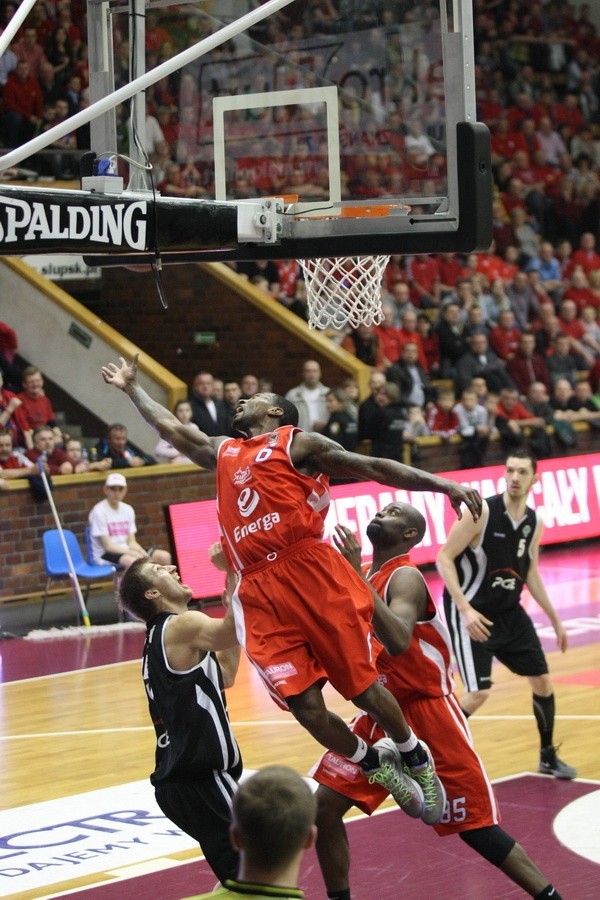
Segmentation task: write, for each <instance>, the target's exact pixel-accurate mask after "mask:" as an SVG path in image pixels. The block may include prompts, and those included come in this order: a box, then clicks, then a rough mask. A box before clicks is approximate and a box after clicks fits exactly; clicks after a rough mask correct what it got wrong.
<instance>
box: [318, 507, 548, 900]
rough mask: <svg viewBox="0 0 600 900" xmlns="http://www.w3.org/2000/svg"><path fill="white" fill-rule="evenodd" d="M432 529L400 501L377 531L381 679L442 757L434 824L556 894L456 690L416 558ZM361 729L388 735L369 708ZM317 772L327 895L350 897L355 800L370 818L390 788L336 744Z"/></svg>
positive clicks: (353, 546) (530, 889) (521, 881)
mask: <svg viewBox="0 0 600 900" xmlns="http://www.w3.org/2000/svg"><path fill="white" fill-rule="evenodd" d="M337 530H338V535H339V538H338V546H339V547H340V549H341V551H342V552H343V553H344V555H345V556H346V557H347V558H348V559H349V560H350V561H351V562H352V563H353V565H354V566H355V567H356V568H357V569H358V570H359V571H360V545H359V544H358V541H357V540H356V538H355V537H354V535H353V534H352V532H351V531H349V529H347V528H345V527H343V526H338V529H337ZM424 534H425V519H424V518H423V516H422V515H421V513H420V512H419V511H418V510H416V509H415V508H414V507H412V506H410V505H409V504H408V503H390V504H389V505H388V506H386V507H385V509H383V510H382V511H381V512H380V513H378V515H376V516H375V518H374V519H373V520H372V521H371V522H370V524H369V526H368V528H367V535H368V536H369V539H370V541H371V543H372V544H373V564H372V566H371V569H370V571H368V572H367V573H366V574H367V575H368V579H369V582H370V583H371V585H372V586H373V588H374V589H375V590H376V591H377V593H378V594H379V596H380V597H381V598H382V599H383V601H384V602H385V603H386V604H387V605H388V607H389V608H390V610H391V613H392V616H391V619H390V620H388V625H390V626H391V627H388V629H387V630H386V631H378V635H379V637H380V638H381V640H382V641H383V644H384V647H385V648H386V649H385V650H384V651H382V653H381V654H380V656H379V659H378V661H377V668H378V670H379V673H380V674H379V677H380V679H381V681H382V682H383V683H384V684H385V685H386V687H387V688H388V689H389V690H390V691H391V692H392V694H393V695H394V697H396V699H397V700H398V702H399V703H400V704H401V705H402V709H403V710H404V712H405V714H406V718H407V720H408V722H410V724H411V725H412V727H413V728H415V729H416V730H417V731H418V733H419V734H420V735H422V736H423V737H424V739H425V740H426V741H427V743H428V744H429V746H430V748H431V750H432V752H433V755H434V756H435V760H436V765H437V770H438V773H439V775H440V777H441V779H442V780H443V782H444V785H445V787H446V792H447V795H448V798H447V802H446V807H445V809H444V813H443V815H442V817H441V820H440V822H439V823H436V824H435V826H434V827H435V830H436V831H437V833H438V834H439V835H440V836H441V837H444V836H445V835H450V834H458V835H459V836H460V837H461V838H462V840H463V841H464V842H465V843H466V844H468V845H469V846H470V847H472V848H473V850H475V851H476V852H477V853H480V854H481V856H483V857H484V858H485V859H487V860H488V861H489V862H491V863H493V864H494V865H496V866H498V867H499V868H500V869H501V870H502V871H503V872H504V873H505V874H506V875H507V876H508V877H509V878H510V879H512V881H514V882H516V884H518V885H519V886H520V887H522V888H523V889H524V890H525V891H527V893H528V894H530V895H531V896H532V897H538V898H550V897H551V898H553V900H554V898H559V894H558V893H557V891H556V889H555V888H554V887H553V886H552V885H550V884H548V879H547V878H546V877H545V876H544V875H542V873H541V872H540V871H539V870H538V869H537V867H536V866H535V865H534V864H533V862H532V861H531V860H530V859H529V857H528V856H527V854H526V853H525V850H524V849H523V848H522V847H521V846H520V844H518V843H517V842H516V841H515V840H514V838H512V837H511V836H510V835H509V834H507V833H506V832H505V831H504V830H503V829H502V828H500V826H499V824H498V822H499V820H500V816H499V812H498V807H497V804H496V798H495V797H494V792H493V788H492V785H491V784H490V782H489V779H488V777H487V774H486V772H485V769H484V768H483V765H482V763H481V760H480V759H479V756H478V755H477V753H476V752H475V750H474V748H473V745H472V741H471V735H470V732H469V727H468V725H467V721H466V719H465V717H464V716H463V715H462V713H461V709H460V705H459V703H458V700H457V699H456V697H455V696H454V694H453V680H452V673H451V658H452V651H451V644H450V635H449V634H448V631H447V629H446V626H445V625H444V623H443V621H442V620H441V618H440V615H439V613H438V611H437V609H436V606H435V604H434V602H433V599H432V598H431V595H430V593H429V590H428V589H427V585H426V583H425V580H424V579H423V576H422V575H421V573H420V572H419V571H418V569H417V568H416V567H415V566H413V565H412V564H411V562H410V559H409V556H408V553H409V551H410V550H411V548H412V547H414V546H415V545H416V544H418V543H419V542H420V541H421V540H422V538H423V535H424ZM351 727H352V729H353V731H354V732H355V733H356V734H359V735H361V736H362V737H363V738H364V739H365V740H368V741H373V740H375V739H376V738H377V737H378V736H379V734H380V729H379V726H378V725H377V724H376V723H375V722H374V721H373V719H371V717H370V716H368V715H366V714H365V713H359V715H358V716H357V717H356V719H355V720H354V722H353V723H352V726H351ZM311 774H312V775H313V776H314V777H315V778H316V780H317V781H318V782H319V783H320V784H319V789H318V791H317V799H318V801H319V814H318V817H317V827H318V834H317V853H318V856H319V862H320V865H321V870H322V872H323V877H324V880H325V884H326V886H327V896H328V897H329V898H332V900H350V887H349V878H348V876H349V871H350V855H349V847H348V839H347V836H346V830H345V826H344V822H343V819H342V817H343V815H344V814H345V813H346V812H347V811H348V810H349V809H350V808H351V807H352V806H357V807H358V808H359V809H361V810H362V811H363V812H366V813H368V814H369V815H370V814H371V813H372V812H373V811H374V810H375V809H376V808H377V807H378V806H379V805H380V804H381V803H382V802H383V800H385V798H386V794H385V792H384V791H382V790H381V788H380V787H379V786H378V785H377V784H369V782H368V781H366V779H364V778H361V777H360V770H359V769H358V767H357V766H356V765H352V764H351V763H349V762H348V761H347V760H342V759H340V758H339V757H337V756H336V755H335V754H334V753H332V752H331V751H328V752H327V753H325V755H324V756H323V757H322V758H321V760H320V761H319V762H318V763H317V765H316V766H315V768H314V770H313V771H312V772H311ZM421 874H422V873H421ZM373 887H374V891H373V893H374V896H375V895H376V894H377V888H376V885H374V886H373Z"/></svg>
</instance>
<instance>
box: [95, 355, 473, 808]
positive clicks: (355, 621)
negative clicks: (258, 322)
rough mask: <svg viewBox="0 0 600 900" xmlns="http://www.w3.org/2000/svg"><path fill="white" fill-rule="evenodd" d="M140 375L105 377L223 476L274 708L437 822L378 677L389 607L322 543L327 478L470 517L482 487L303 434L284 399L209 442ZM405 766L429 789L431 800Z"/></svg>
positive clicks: (241, 413) (122, 370) (244, 639)
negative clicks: (375, 736) (367, 729)
mask: <svg viewBox="0 0 600 900" xmlns="http://www.w3.org/2000/svg"><path fill="white" fill-rule="evenodd" d="M136 372H137V357H136V358H135V359H134V360H133V362H132V363H131V364H128V363H127V362H126V361H125V360H124V359H122V358H121V359H120V360H119V364H118V365H116V364H114V363H109V364H108V365H107V366H104V367H103V368H102V377H103V378H104V380H105V381H106V382H107V383H108V384H112V385H114V386H115V387H117V388H119V389H120V390H122V391H124V392H125V393H126V394H127V395H128V396H129V398H130V399H131V400H132V402H133V403H134V405H135V406H136V407H137V409H138V411H139V412H140V413H141V415H142V416H143V417H144V418H145V419H146V421H147V422H149V423H150V424H151V425H153V426H154V427H155V428H156V429H157V431H158V432H159V434H160V435H161V437H162V438H164V439H165V440H168V441H169V442H170V443H171V444H173V446H174V447H176V448H177V449H178V450H180V451H181V452H182V453H184V454H185V455H186V456H187V457H188V458H189V459H191V460H193V461H194V462H195V463H196V464H197V465H199V466H202V467H204V468H206V469H216V470H217V509H218V517H219V524H220V527H221V533H222V543H223V549H224V552H225V554H226V556H227V559H228V562H229V565H230V566H231V568H232V569H233V570H234V571H235V572H236V573H238V576H239V580H238V584H237V587H236V590H235V593H234V597H233V602H232V607H233V610H234V615H235V619H236V630H237V635H238V639H239V641H240V643H241V644H242V646H243V647H244V649H245V650H246V653H247V654H248V657H249V658H250V659H251V661H252V662H253V664H254V666H255V667H256V669H257V670H258V671H259V673H260V675H261V677H262V678H263V681H264V683H265V685H266V686H267V689H268V690H269V692H270V694H271V696H272V698H273V699H274V700H275V702H277V703H278V704H279V705H280V706H283V707H284V708H289V709H290V710H291V712H292V714H293V715H294V716H295V718H296V719H297V720H298V721H299V722H300V724H301V725H303V726H304V728H306V730H307V731H308V732H309V733H310V734H311V735H312V736H313V737H314V738H315V739H316V740H317V741H319V742H320V743H321V744H322V745H323V746H325V747H327V748H329V749H331V750H333V751H335V752H336V753H338V754H340V755H341V756H343V757H345V758H346V759H348V760H350V761H351V762H355V763H358V765H359V766H360V767H361V768H362V769H363V770H365V771H367V772H371V773H372V774H371V777H373V778H377V779H378V780H379V781H381V783H383V784H385V786H386V789H388V790H389V791H390V793H392V796H394V799H396V800H397V802H398V803H399V805H400V806H401V807H402V809H404V811H405V812H407V813H408V814H409V815H412V816H413V817H415V818H418V817H420V816H421V815H423V814H425V813H427V814H428V816H429V817H430V818H431V817H432V816H434V817H435V816H436V815H441V811H442V807H443V800H444V791H443V788H442V785H441V783H440V781H439V779H438V778H437V776H436V775H435V770H434V767H433V764H432V761H431V759H430V756H429V754H428V752H427V751H426V750H425V749H424V748H423V747H422V745H421V744H420V743H419V741H418V740H417V738H416V737H415V735H414V734H413V732H412V730H411V729H410V728H409V727H408V726H407V724H406V721H405V719H404V716H403V714H402V711H401V709H400V707H399V706H398V703H397V702H396V700H394V698H393V697H392V695H391V694H390V693H389V691H387V690H386V689H385V688H383V687H382V685H380V684H379V681H378V679H377V669H376V667H375V660H376V658H377V655H378V652H379V650H380V646H379V644H378V643H377V641H376V639H375V638H374V636H373V630H372V629H373V625H372V620H373V624H374V625H375V627H377V625H378V619H379V618H380V617H383V616H386V615H388V611H387V609H386V607H385V606H384V605H383V604H382V603H376V602H375V603H374V600H373V596H372V594H371V591H370V589H369V588H368V587H367V585H366V584H365V582H364V581H363V579H362V578H361V577H360V576H359V575H358V574H357V573H356V572H355V571H354V569H353V568H352V566H350V565H349V563H348V562H347V561H346V560H345V559H344V558H343V557H342V556H341V555H340V554H339V553H337V552H336V550H335V549H334V548H333V547H331V546H330V545H329V544H326V543H324V542H323V540H322V535H323V524H324V519H325V515H326V513H327V509H328V506H329V490H328V488H329V485H328V476H330V475H331V476H336V477H348V478H356V479H359V480H363V481H368V480H376V481H379V482H381V483H382V484H388V485H391V486H393V487H397V488H405V489H409V490H411V489H412V490H432V491H436V492H442V493H445V494H447V495H448V497H449V499H450V502H451V503H452V505H453V507H454V509H455V510H456V511H457V512H458V513H459V510H460V505H461V503H463V502H464V503H465V504H466V505H467V507H468V509H469V510H470V511H471V513H472V514H473V515H474V516H475V517H477V516H478V515H479V510H480V508H481V498H480V497H479V494H478V493H477V491H475V490H473V489H471V488H468V487H463V486H462V485H459V484H457V483H456V482H453V481H448V480H446V479H442V478H439V477H437V476H436V475H431V474H429V473H428V472H422V471H420V470H419V469H413V468H412V467H410V466H403V465H401V464H400V463H397V462H395V461H393V460H388V459H375V458H373V457H367V456H359V455H357V454H354V453H348V452H347V451H345V450H344V449H343V448H342V447H340V445H339V444H336V443H335V442H333V441H331V440H329V439H328V438H325V437H324V436H323V435H319V434H313V433H309V432H304V431H301V430H300V429H298V428H297V427H296V425H297V422H298V410H297V409H296V407H295V406H294V404H293V403H291V402H290V401H288V400H286V399H285V398H284V397H280V396H279V395H277V394H271V393H264V394H261V393H259V394H255V395H254V396H253V397H251V398H250V399H248V400H240V402H239V405H238V408H237V411H236V414H235V416H234V419H233V424H234V426H235V428H237V430H238V431H239V432H240V433H241V434H243V435H245V438H239V439H236V438H228V437H225V436H221V437H209V436H207V435H206V434H203V433H202V432H200V431H197V430H195V429H191V428H189V427H188V426H186V425H183V424H182V423H181V422H180V421H179V419H177V418H176V417H175V416H174V415H173V414H172V413H170V412H169V411H168V410H167V409H165V408H164V407H163V406H161V405H160V404H159V403H156V402H155V401H154V400H152V399H151V397H149V396H148V394H147V393H146V392H145V391H144V390H143V389H142V388H141V386H140V385H139V384H138V382H137V379H136ZM459 514H460V513H459ZM348 660H352V665H351V666H349V665H348ZM327 680H329V681H330V682H331V684H332V685H333V686H334V687H335V688H336V690H338V691H339V693H341V694H342V696H344V697H346V698H347V699H349V700H351V701H352V702H353V703H354V704H355V705H356V706H358V707H359V709H363V710H366V711H368V712H369V713H370V714H371V715H372V716H373V718H374V719H375V720H376V721H377V722H378V723H379V724H380V725H381V727H382V728H383V729H384V731H385V732H387V734H388V735H389V738H384V739H383V741H382V742H379V744H378V747H377V748H374V747H371V746H369V745H367V743H366V742H365V741H364V740H363V739H362V738H357V737H356V736H355V735H353V734H352V732H351V731H350V730H349V728H348V726H347V725H346V724H345V723H344V722H343V721H342V719H341V718H340V717H339V716H336V715H334V714H333V713H331V712H330V711H329V710H328V709H327V708H326V706H325V703H324V701H323V696H322V687H323V684H324V683H325V681H327ZM390 738H391V740H390ZM384 757H385V759H384ZM403 763H405V764H406V765H408V766H409V768H410V771H411V772H413V773H414V775H415V776H418V777H419V779H420V781H422V780H423V778H425V779H426V780H427V781H428V785H429V788H431V790H430V791H429V793H428V799H427V800H425V799H424V796H423V791H422V789H421V787H420V785H419V784H418V783H417V782H416V781H415V780H413V779H412V777H409V776H408V775H407V774H406V772H405V771H404V768H405V766H404V765H403Z"/></svg>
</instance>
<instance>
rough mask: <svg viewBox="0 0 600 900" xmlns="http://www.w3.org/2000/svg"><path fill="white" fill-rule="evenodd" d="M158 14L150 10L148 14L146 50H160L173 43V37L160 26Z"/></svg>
mask: <svg viewBox="0 0 600 900" xmlns="http://www.w3.org/2000/svg"><path fill="white" fill-rule="evenodd" d="M159 22H160V19H159V15H158V12H157V11H156V10H153V9H149V10H148V11H147V12H146V31H145V42H146V50H154V51H158V50H160V48H161V46H162V44H164V43H173V37H172V36H171V35H170V34H169V32H168V31H167V30H166V29H165V28H163V27H162V26H161V25H160V24H159Z"/></svg>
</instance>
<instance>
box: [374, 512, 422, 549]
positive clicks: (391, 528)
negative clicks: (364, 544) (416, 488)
mask: <svg viewBox="0 0 600 900" xmlns="http://www.w3.org/2000/svg"><path fill="white" fill-rule="evenodd" d="M426 527H427V523H426V522H425V517H424V516H423V515H422V514H421V513H420V512H419V510H418V509H415V507H414V506H411V505H410V503H388V505H387V506H384V508H383V509H382V510H381V512H378V513H377V515H376V516H375V518H374V519H372V520H371V521H370V522H369V524H368V526H367V537H368V538H369V540H370V541H371V543H372V544H373V547H374V549H375V550H394V551H395V552H396V553H398V554H401V553H408V551H409V550H410V549H411V547H414V546H415V545H416V544H418V543H419V542H420V541H422V540H423V536H424V535H425V529H426Z"/></svg>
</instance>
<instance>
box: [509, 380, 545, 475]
mask: <svg viewBox="0 0 600 900" xmlns="http://www.w3.org/2000/svg"><path fill="white" fill-rule="evenodd" d="M496 427H497V428H498V431H499V432H500V440H501V442H502V446H503V448H504V450H505V452H506V453H510V452H511V451H512V450H514V448H515V447H522V446H524V445H527V444H529V447H530V448H531V451H532V452H533V453H534V455H535V456H536V457H537V458H538V459H546V458H547V457H548V456H551V455H552V449H551V445H550V440H549V438H548V434H547V433H546V422H545V421H544V419H543V418H542V417H541V416H533V415H532V414H531V413H530V411H529V410H528V409H527V408H526V407H525V406H524V405H523V404H522V403H521V402H520V401H519V394H518V391H517V389H516V388H509V387H505V388H502V390H501V391H500V399H499V401H498V406H497V407H496Z"/></svg>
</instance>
